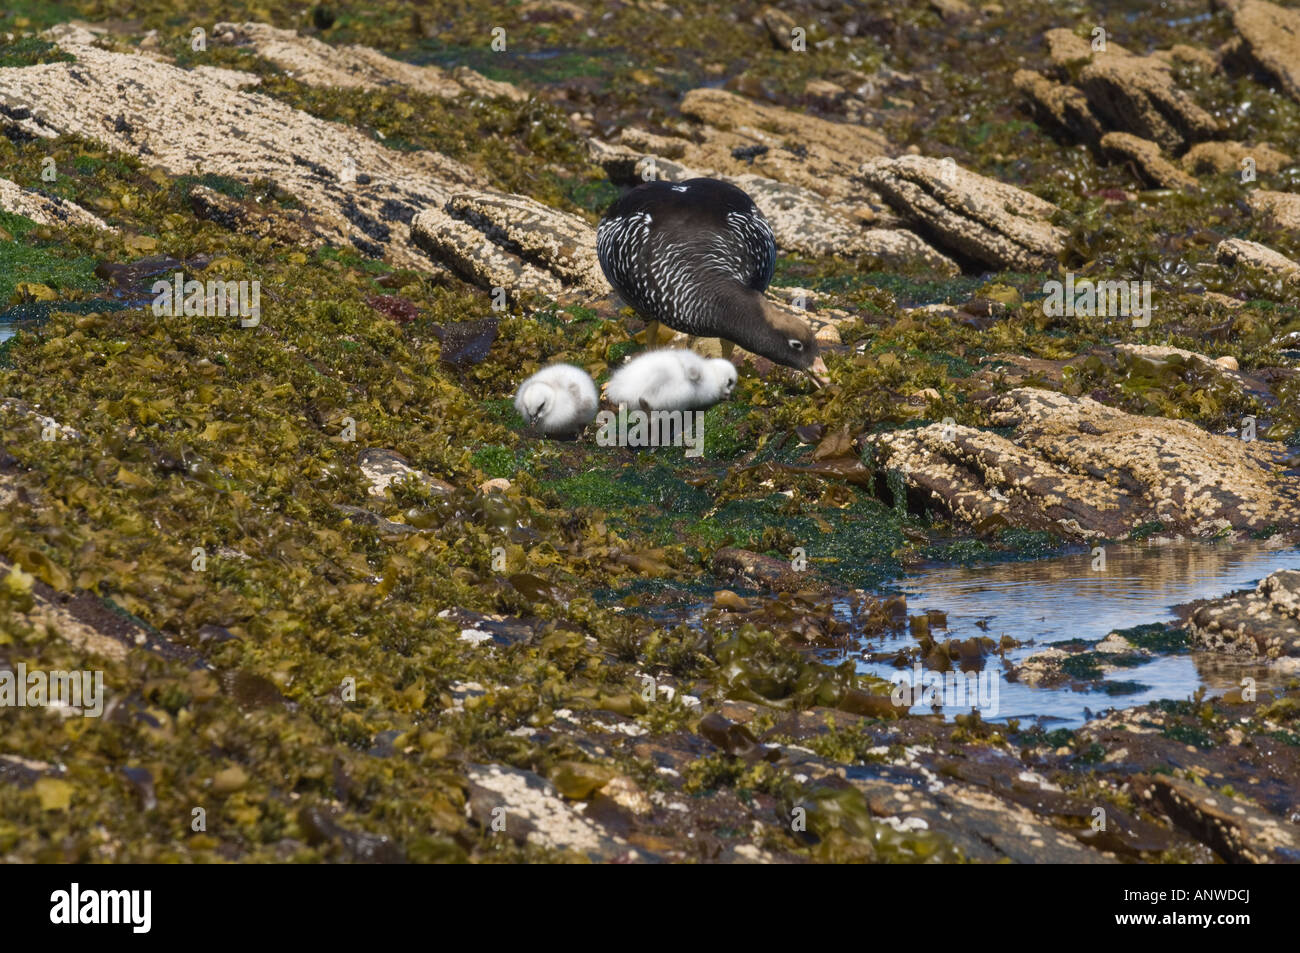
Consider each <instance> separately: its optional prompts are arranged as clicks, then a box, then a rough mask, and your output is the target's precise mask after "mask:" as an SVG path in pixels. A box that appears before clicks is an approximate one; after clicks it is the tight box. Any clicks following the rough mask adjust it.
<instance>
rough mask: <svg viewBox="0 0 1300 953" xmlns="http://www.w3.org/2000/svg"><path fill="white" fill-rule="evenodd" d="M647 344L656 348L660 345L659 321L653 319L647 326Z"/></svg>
mask: <svg viewBox="0 0 1300 953" xmlns="http://www.w3.org/2000/svg"><path fill="white" fill-rule="evenodd" d="M645 346H646V347H648V348H654V347H658V346H659V322H658V321H651V322H650V323H649V324H647V325H646V326H645Z"/></svg>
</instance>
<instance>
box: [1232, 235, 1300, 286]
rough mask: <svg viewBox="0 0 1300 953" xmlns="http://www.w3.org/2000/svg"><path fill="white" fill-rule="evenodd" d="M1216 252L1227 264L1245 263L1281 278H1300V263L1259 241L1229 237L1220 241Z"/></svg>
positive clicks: (1249, 266) (1293, 279)
mask: <svg viewBox="0 0 1300 953" xmlns="http://www.w3.org/2000/svg"><path fill="white" fill-rule="evenodd" d="M1214 253H1215V256H1216V257H1217V258H1218V259H1219V261H1220V262H1221V263H1222V264H1225V265H1244V266H1246V267H1247V268H1257V269H1259V270H1260V271H1264V272H1267V273H1269V274H1271V275H1274V276H1276V277H1279V278H1288V279H1290V280H1292V281H1295V280H1300V264H1297V263H1296V262H1294V261H1292V260H1291V259H1290V258H1287V257H1286V256H1285V255H1283V254H1282V253H1281V252H1276V251H1274V250H1273V249H1271V248H1269V247H1268V246H1267V245H1261V244H1260V243H1259V242H1252V241H1247V240H1246V239H1244V238H1228V239H1225V240H1224V241H1221V242H1219V244H1218V247H1217V248H1215V250H1214Z"/></svg>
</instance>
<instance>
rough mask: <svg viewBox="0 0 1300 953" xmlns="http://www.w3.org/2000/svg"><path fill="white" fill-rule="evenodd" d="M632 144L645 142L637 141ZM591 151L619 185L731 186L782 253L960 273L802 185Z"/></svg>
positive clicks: (637, 153)
mask: <svg viewBox="0 0 1300 953" xmlns="http://www.w3.org/2000/svg"><path fill="white" fill-rule="evenodd" d="M625 138H626V137H625ZM659 138H662V137H659ZM633 139H634V141H637V142H642V141H643V140H641V139H640V138H638V137H633ZM647 144H649V143H647ZM590 148H591V153H592V157H593V159H594V160H595V161H596V162H597V163H599V164H600V165H601V166H602V167H603V168H604V169H605V172H606V174H607V175H609V177H610V179H612V180H613V181H615V182H618V183H621V184H632V183H635V182H640V181H645V180H646V179H647V178H654V179H660V180H662V181H665V182H685V181H686V180H687V179H694V178H699V177H701V176H709V177H713V178H718V179H722V180H723V181H724V182H730V183H731V184H732V185H734V186H736V187H737V188H740V189H743V190H744V191H745V192H746V193H747V194H748V195H749V196H750V197H751V198H752V199H753V200H754V204H755V205H757V206H758V208H759V211H761V212H762V213H763V215H764V217H766V218H767V220H768V221H769V222H770V223H771V225H772V232H773V234H774V235H775V236H776V243H777V246H778V247H780V248H781V249H783V250H785V251H790V252H794V253H796V254H802V255H809V256H812V257H821V256H824V255H847V256H865V257H869V258H875V259H877V260H879V261H880V262H881V263H882V264H883V265H885V266H887V267H898V266H904V265H912V264H919V265H921V266H923V267H925V268H927V269H929V270H932V271H937V272H940V273H942V274H946V275H956V274H958V273H959V272H960V271H961V269H960V267H959V266H958V265H957V263H956V262H955V261H953V260H952V259H951V258H949V257H948V256H947V255H944V254H943V253H942V252H940V251H938V250H937V249H935V248H933V247H932V246H931V245H929V244H928V243H926V242H925V240H924V239H922V238H921V237H920V236H919V235H916V234H915V233H914V232H910V231H907V230H906V229H901V228H867V227H864V223H863V220H862V219H861V218H859V217H857V216H855V215H854V214H853V210H852V209H851V208H850V209H845V208H843V207H839V206H836V205H834V204H832V203H831V202H830V201H828V200H827V199H826V198H825V197H823V196H822V195H819V194H818V193H816V192H814V191H813V190H812V189H809V188H806V187H804V186H802V185H794V184H792V183H789V182H781V181H778V180H776V179H772V178H768V177H767V176H763V175H756V174H754V173H751V172H745V173H740V174H727V173H722V172H718V171H717V170H715V169H700V168H695V167H693V166H688V165H686V164H684V163H682V162H678V161H677V160H676V159H671V158H667V157H665V156H664V155H662V154H656V153H651V152H645V151H642V149H640V148H632V147H630V146H627V145H622V144H620V145H608V144H606V143H602V142H597V141H595V140H593V141H592V142H591V144H590ZM660 148H663V147H662V146H660ZM665 151H673V152H675V151H677V150H671V149H665Z"/></svg>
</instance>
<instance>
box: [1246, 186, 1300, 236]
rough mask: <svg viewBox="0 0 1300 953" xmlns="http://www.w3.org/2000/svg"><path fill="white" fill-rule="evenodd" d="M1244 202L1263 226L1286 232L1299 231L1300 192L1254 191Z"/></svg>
mask: <svg viewBox="0 0 1300 953" xmlns="http://www.w3.org/2000/svg"><path fill="white" fill-rule="evenodd" d="M1246 201H1247V202H1248V203H1249V204H1250V207H1251V208H1252V209H1254V211H1255V213H1256V214H1257V215H1259V216H1260V217H1261V218H1262V219H1263V220H1264V222H1265V224H1267V225H1269V226H1271V227H1273V228H1280V229H1286V230H1288V231H1292V232H1297V231H1300V192H1274V191H1272V190H1271V189H1255V190H1254V191H1252V192H1251V193H1250V194H1249V195H1248V196H1247V197H1246Z"/></svg>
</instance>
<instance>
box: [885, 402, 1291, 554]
mask: <svg viewBox="0 0 1300 953" xmlns="http://www.w3.org/2000/svg"><path fill="white" fill-rule="evenodd" d="M992 420H993V421H994V422H995V423H996V424H997V425H999V426H1007V427H1013V428H1015V430H1014V432H1013V434H1012V435H1011V436H1010V437H1002V436H999V435H997V434H993V433H988V432H983V431H978V430H974V429H972V428H968V427H962V426H957V425H946V426H945V425H944V424H930V425H929V426H927V427H923V428H920V429H918V430H914V431H907V432H904V433H898V434H891V435H884V436H882V437H880V438H878V440H877V445H878V446H879V447H880V448H881V449H882V450H883V451H884V453H885V455H886V460H887V462H888V465H889V466H891V467H895V468H898V469H900V470H901V471H902V472H903V475H904V478H905V479H906V481H907V483H908V486H909V487H911V488H913V489H915V490H917V491H919V492H921V493H922V495H923V496H925V497H927V498H928V499H929V501H931V502H933V503H935V504H938V505H940V506H942V507H943V508H944V509H946V510H948V511H949V512H951V513H953V514H954V515H955V516H957V517H958V518H959V519H961V520H963V521H964V522H967V523H970V524H972V525H976V526H979V525H983V526H985V527H989V526H997V525H999V524H1002V523H1013V524H1017V525H1031V526H1035V527H1038V528H1047V527H1052V528H1055V529H1057V530H1058V531H1061V532H1064V533H1067V534H1069V535H1071V536H1075V537H1077V538H1081V539H1092V538H1111V539H1118V538H1121V537H1123V536H1125V535H1126V534H1128V533H1129V532H1131V531H1132V530H1133V528H1135V527H1136V526H1139V525H1141V524H1144V523H1150V522H1153V521H1158V522H1161V523H1163V524H1164V525H1167V526H1170V527H1178V528H1179V530H1180V531H1182V532H1186V533H1188V534H1190V535H1193V536H1204V535H1214V534H1216V533H1219V532H1222V531H1223V530H1225V529H1233V530H1257V531H1262V530H1264V529H1266V528H1268V527H1286V528H1290V529H1294V528H1295V527H1296V526H1297V525H1300V510H1297V508H1296V503H1295V500H1296V498H1297V496H1296V494H1297V491H1300V485H1298V484H1297V483H1296V478H1295V477H1294V476H1286V475H1284V474H1283V473H1282V472H1281V469H1280V466H1279V463H1280V459H1281V453H1282V448H1281V447H1278V446H1269V445H1268V444H1266V443H1248V442H1243V441H1240V440H1236V439H1233V438H1229V437H1219V436H1214V435H1211V434H1207V433H1205V432H1203V431H1201V430H1199V429H1198V428H1196V427H1195V426H1192V425H1189V424H1187V423H1185V422H1183V421H1173V420H1162V419H1160V418H1151V417H1137V416H1134V415H1131V414H1127V413H1124V412H1123V411H1119V410H1116V409H1113V408H1110V407H1106V406H1105V405H1103V404H1099V403H1097V402H1096V401H1094V400H1091V399H1090V398H1086V397H1083V398H1071V397H1068V396H1066V395H1063V394H1057V393H1053V392H1050V391H1043V390H1034V389H1030V388H1019V389H1017V390H1014V391H1011V392H1010V393H1009V394H1007V395H1006V396H1004V397H1002V398H999V399H998V400H997V402H996V404H995V405H994V410H993V414H992Z"/></svg>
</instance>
